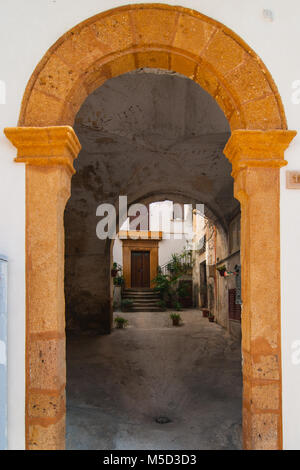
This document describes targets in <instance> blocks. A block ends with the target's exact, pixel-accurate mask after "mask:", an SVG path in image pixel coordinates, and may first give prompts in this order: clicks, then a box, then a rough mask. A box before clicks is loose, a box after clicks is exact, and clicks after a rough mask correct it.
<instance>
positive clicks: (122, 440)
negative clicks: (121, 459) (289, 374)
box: [66, 310, 242, 450]
mask: <svg viewBox="0 0 300 470" xmlns="http://www.w3.org/2000/svg"><path fill="white" fill-rule="evenodd" d="M169 314H170V312H128V313H126V315H124V316H125V317H126V319H128V321H129V323H128V327H127V328H126V329H124V330H122V329H113V330H112V334H110V335H105V336H91V335H86V336H83V335H80V336H76V335H74V334H73V335H72V336H69V338H68V341H67V375H68V377H67V438H66V439H67V441H66V442H67V448H68V449H96V450H99V449H104V450H108V449H109V450H114V449H120V450H122V449H123V450H124V449H126V450H132V449H135V450H136V449H146V450H158V449H164V450H172V449H173V450H176V449H187V450H188V449H240V448H241V411H242V407H241V401H242V376H241V353H240V345H239V343H238V342H234V341H233V340H232V339H231V338H230V337H229V335H228V333H227V332H226V330H225V329H223V328H222V327H221V326H219V325H217V324H216V323H210V322H208V319H207V318H202V313H201V312H200V311H199V310H185V311H183V312H181V317H182V319H183V324H182V326H180V327H173V326H172V324H171V320H170V319H169ZM157 418H168V420H169V422H167V423H164V424H159V423H157V422H156V419H157Z"/></svg>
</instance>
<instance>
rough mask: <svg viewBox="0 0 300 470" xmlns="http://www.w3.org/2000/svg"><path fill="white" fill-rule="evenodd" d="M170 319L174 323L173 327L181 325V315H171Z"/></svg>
mask: <svg viewBox="0 0 300 470" xmlns="http://www.w3.org/2000/svg"><path fill="white" fill-rule="evenodd" d="M170 318H171V320H172V322H173V326H179V323H180V321H181V316H180V315H179V313H171V315H170Z"/></svg>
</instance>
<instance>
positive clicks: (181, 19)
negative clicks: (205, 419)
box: [5, 4, 295, 449]
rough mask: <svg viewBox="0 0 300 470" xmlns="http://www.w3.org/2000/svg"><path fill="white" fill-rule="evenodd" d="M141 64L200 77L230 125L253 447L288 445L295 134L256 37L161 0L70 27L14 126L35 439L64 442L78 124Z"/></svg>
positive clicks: (38, 72)
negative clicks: (285, 406)
mask: <svg viewBox="0 0 300 470" xmlns="http://www.w3.org/2000/svg"><path fill="white" fill-rule="evenodd" d="M139 67H150V68H153V67H156V68H161V69H168V70H173V71H175V72H178V73H181V74H183V75H186V76H188V77H189V78H191V79H193V80H194V81H195V82H197V83H198V84H199V85H200V86H201V87H203V88H204V89H205V90H206V91H208V92H209V93H210V94H211V95H212V96H213V97H214V98H215V100H216V101H217V103H218V104H219V106H220V107H221V108H222V109H223V111H224V114H225V115H226V117H227V119H228V121H229V123H230V127H231V131H232V136H231V138H230V139H229V142H228V143H227V145H226V148H225V151H224V152H225V155H226V156H227V158H228V159H229V160H230V161H231V163H232V166H233V176H234V179H235V196H236V197H237V198H238V199H239V201H240V203H241V210H242V240H241V256H242V277H243V285H242V288H243V300H244V305H243V319H242V336H243V341H242V343H243V344H242V349H243V380H244V382H243V383H244V395H243V434H244V448H245V449H280V448H281V447H282V416H281V350H280V261H279V256H280V244H279V237H280V233H279V230H280V229H279V216H280V213H279V193H280V189H279V169H280V167H281V166H283V165H285V164H286V162H285V160H284V151H285V149H286V148H287V147H288V145H289V143H290V141H291V140H292V139H293V137H294V135H295V132H292V131H288V130H287V124H286V119H285V115H284V110H283V106H282V103H281V99H280V96H279V94H278V91H277V88H276V86H275V84H274V82H273V80H272V77H271V75H270V73H269V72H268V70H267V69H266V67H265V66H264V64H263V63H262V61H261V60H260V59H259V57H258V56H257V55H256V54H255V53H254V52H253V51H252V50H251V49H250V48H249V46H247V45H246V44H245V43H244V42H243V41H242V40H241V39H240V38H239V37H238V36H236V35H235V34H234V33H233V32H232V31H231V30H229V29H228V28H226V27H225V26H224V25H222V24H220V23H218V22H216V21H214V20H212V19H210V18H208V17H206V16H204V15H201V14H200V13H198V12H196V11H192V10H189V9H185V8H181V7H171V6H167V5H160V4H142V5H130V6H125V7H120V8H117V9H114V10H110V11H107V12H105V13H101V14H100V15H97V16H95V17H92V18H90V19H88V20H87V21H85V22H83V23H81V24H79V25H78V26H76V27H75V28H73V29H72V30H71V31H69V32H67V33H66V34H65V35H64V36H62V37H61V38H60V39H59V40H58V41H57V42H56V43H55V44H54V45H53V46H52V47H51V48H50V49H49V51H48V52H47V53H46V54H45V56H44V57H43V59H42V60H41V62H40V63H39V64H38V66H37V67H36V69H35V71H34V72H33V75H32V77H31V79H30V80H29V83H28V86H27V88H26V91H25V94H24V98H23V102H22V107H21V113H20V119H19V127H16V128H7V129H5V134H6V136H7V137H8V138H9V139H10V140H11V142H12V143H13V144H14V145H15V146H16V147H17V149H18V155H17V158H16V161H17V162H23V163H25V164H26V292H27V294H26V295H27V297H26V299H27V300H26V446H27V448H28V449H60V448H64V440H65V437H64V433H65V333H64V287H63V279H64V277H63V273H64V226H63V213H64V208H65V204H66V201H67V199H68V197H69V194H70V180H71V176H72V173H73V172H74V170H73V164H72V162H73V159H74V158H76V157H77V155H78V152H79V150H80V144H79V142H78V139H77V137H76V135H75V133H74V131H73V129H72V127H70V126H72V124H73V121H74V118H75V115H76V112H77V111H78V109H79V107H80V105H81V103H82V102H83V101H84V99H85V98H86V96H87V95H88V94H90V93H91V92H92V91H93V90H95V89H96V88H97V87H99V86H100V85H101V84H102V83H104V82H105V80H107V79H108V78H111V77H114V76H117V75H119V74H122V73H125V72H127V71H130V70H135V69H137V68H139ZM266 258H267V259H268V263H267V264H266V263H265V259H266ZM262 283H264V284H267V285H268V289H267V290H266V291H264V292H262V290H261V284H262Z"/></svg>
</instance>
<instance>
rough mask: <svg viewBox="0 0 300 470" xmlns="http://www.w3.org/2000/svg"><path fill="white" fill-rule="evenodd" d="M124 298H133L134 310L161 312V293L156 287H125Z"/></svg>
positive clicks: (132, 309)
mask: <svg viewBox="0 0 300 470" xmlns="http://www.w3.org/2000/svg"><path fill="white" fill-rule="evenodd" d="M122 299H131V300H132V301H133V306H132V308H131V309H130V311H132V312H161V310H162V309H161V307H160V306H159V305H158V302H159V300H160V297H159V294H158V293H157V292H155V291H154V289H138V288H136V289H134V288H132V289H124V291H123V294H122Z"/></svg>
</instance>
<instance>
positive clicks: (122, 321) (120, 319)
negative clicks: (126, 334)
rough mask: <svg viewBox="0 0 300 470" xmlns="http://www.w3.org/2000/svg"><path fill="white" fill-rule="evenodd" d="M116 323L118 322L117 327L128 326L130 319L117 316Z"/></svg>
mask: <svg viewBox="0 0 300 470" xmlns="http://www.w3.org/2000/svg"><path fill="white" fill-rule="evenodd" d="M115 324H116V328H119V329H121V328H126V326H127V324H128V320H126V319H125V318H123V317H116V318H115Z"/></svg>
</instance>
